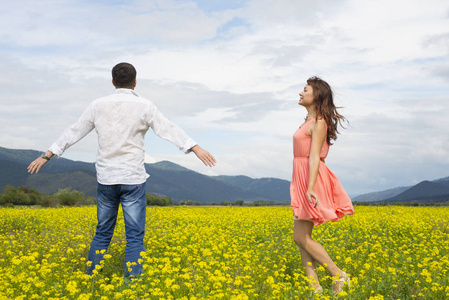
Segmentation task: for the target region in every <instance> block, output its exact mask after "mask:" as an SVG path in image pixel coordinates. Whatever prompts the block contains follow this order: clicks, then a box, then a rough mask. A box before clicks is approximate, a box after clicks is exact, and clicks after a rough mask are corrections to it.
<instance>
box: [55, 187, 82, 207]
mask: <svg viewBox="0 0 449 300" xmlns="http://www.w3.org/2000/svg"><path fill="white" fill-rule="evenodd" d="M54 196H55V197H56V198H58V200H59V203H60V204H61V205H65V206H75V205H80V204H81V203H83V202H84V201H85V199H86V195H84V193H83V192H79V191H74V190H72V188H65V189H59V190H58V191H57V192H56V193H55V194H54Z"/></svg>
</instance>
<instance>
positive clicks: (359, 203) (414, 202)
mask: <svg viewBox="0 0 449 300" xmlns="http://www.w3.org/2000/svg"><path fill="white" fill-rule="evenodd" d="M352 204H353V205H358V206H388V205H394V206H449V201H447V202H432V201H430V202H418V201H410V202H385V201H376V202H357V201H354V202H353V203H352Z"/></svg>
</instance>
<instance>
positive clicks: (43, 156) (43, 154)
mask: <svg viewBox="0 0 449 300" xmlns="http://www.w3.org/2000/svg"><path fill="white" fill-rule="evenodd" d="M41 157H42V158H43V159H46V160H47V161H48V160H50V157H48V156H47V155H46V153H42V155H41Z"/></svg>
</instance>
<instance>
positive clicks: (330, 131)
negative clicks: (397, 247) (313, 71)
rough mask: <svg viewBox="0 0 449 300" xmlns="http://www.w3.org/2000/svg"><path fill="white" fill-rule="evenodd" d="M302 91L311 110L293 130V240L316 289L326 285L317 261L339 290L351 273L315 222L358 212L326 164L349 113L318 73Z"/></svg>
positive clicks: (303, 98)
mask: <svg viewBox="0 0 449 300" xmlns="http://www.w3.org/2000/svg"><path fill="white" fill-rule="evenodd" d="M299 96H300V99H299V105H302V106H304V107H305V108H306V109H307V117H306V119H305V121H304V123H303V124H302V125H301V126H300V127H299V128H298V130H297V131H296V132H295V134H294V135H293V152H294V160H293V176H292V181H291V185H290V195H291V206H292V209H293V214H294V219H295V226H294V241H295V243H296V244H297V245H298V246H299V248H300V253H301V260H302V264H303V266H304V268H305V274H306V276H307V277H308V278H311V279H312V287H313V288H314V289H315V291H316V292H317V293H321V292H322V290H323V288H322V287H321V285H320V283H319V280H318V275H317V272H316V263H317V262H318V263H319V264H321V265H322V266H324V267H326V269H327V271H328V272H329V273H330V275H331V276H332V277H334V278H335V279H334V284H333V290H334V292H335V293H336V294H338V293H340V292H341V291H342V289H343V286H344V285H345V284H347V285H349V276H348V275H347V274H346V273H345V272H343V271H342V270H341V269H340V268H338V267H337V265H336V264H335V263H334V262H333V261H332V259H331V258H330V257H329V255H328V254H327V252H326V250H325V249H324V248H323V246H322V245H321V244H320V243H318V242H317V241H315V240H314V239H312V230H313V227H314V226H318V225H320V224H323V223H325V222H327V221H329V220H332V221H334V222H335V221H338V220H340V219H341V218H343V217H344V216H345V215H350V214H353V213H354V208H353V206H352V203H351V199H350V198H349V196H348V194H347V193H346V192H345V191H344V189H343V187H342V186H341V184H340V182H339V181H338V179H337V177H336V176H335V175H334V174H333V173H332V172H331V171H330V170H329V169H328V168H327V166H326V165H325V164H324V159H325V158H326V156H327V153H328V151H329V146H330V145H332V143H331V141H332V140H336V139H337V134H338V133H339V132H338V130H337V125H338V124H340V125H341V121H342V120H345V118H344V117H343V116H342V115H340V114H339V113H338V112H337V109H336V107H335V105H334V102H333V93H332V89H331V87H330V86H329V84H328V83H327V82H325V81H324V80H321V79H320V78H318V77H312V78H309V79H308V80H307V85H306V86H305V87H304V90H303V91H301V92H300V93H299Z"/></svg>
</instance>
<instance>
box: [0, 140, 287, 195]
mask: <svg viewBox="0 0 449 300" xmlns="http://www.w3.org/2000/svg"><path fill="white" fill-rule="evenodd" d="M40 154H41V152H39V151H35V150H20V149H8V148H3V147H0V191H3V189H4V187H5V186H6V185H13V186H20V185H24V186H27V187H30V188H34V189H36V190H37V191H39V192H41V193H46V194H53V193H56V192H57V191H58V189H61V188H67V187H70V188H72V189H74V190H78V191H81V192H83V193H84V194H86V195H87V196H95V195H96V188H97V181H96V172H95V165H94V163H86V162H80V161H72V160H69V159H65V158H54V159H52V160H51V161H50V162H49V163H47V164H46V165H45V166H44V167H43V168H42V169H41V170H40V171H39V173H38V174H33V175H30V174H28V172H27V169H26V168H27V166H28V165H29V163H30V162H31V161H33V160H34V159H35V158H36V157H38V156H39V155H40ZM145 169H146V171H147V173H148V174H150V178H149V179H148V180H147V182H146V185H147V186H146V187H147V193H150V194H153V195H157V196H168V197H170V198H171V199H172V200H174V201H177V202H178V201H182V200H193V201H199V202H201V203H213V202H215V203H220V202H222V201H229V202H234V201H236V200H244V201H245V202H254V201H275V202H280V203H283V202H289V201H290V182H289V181H287V180H282V179H277V178H259V179H253V178H250V177H247V176H207V175H203V174H200V173H197V172H194V171H192V170H189V169H187V168H184V167H182V166H179V165H177V164H174V163H172V162H169V161H161V162H157V163H153V164H145Z"/></svg>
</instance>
